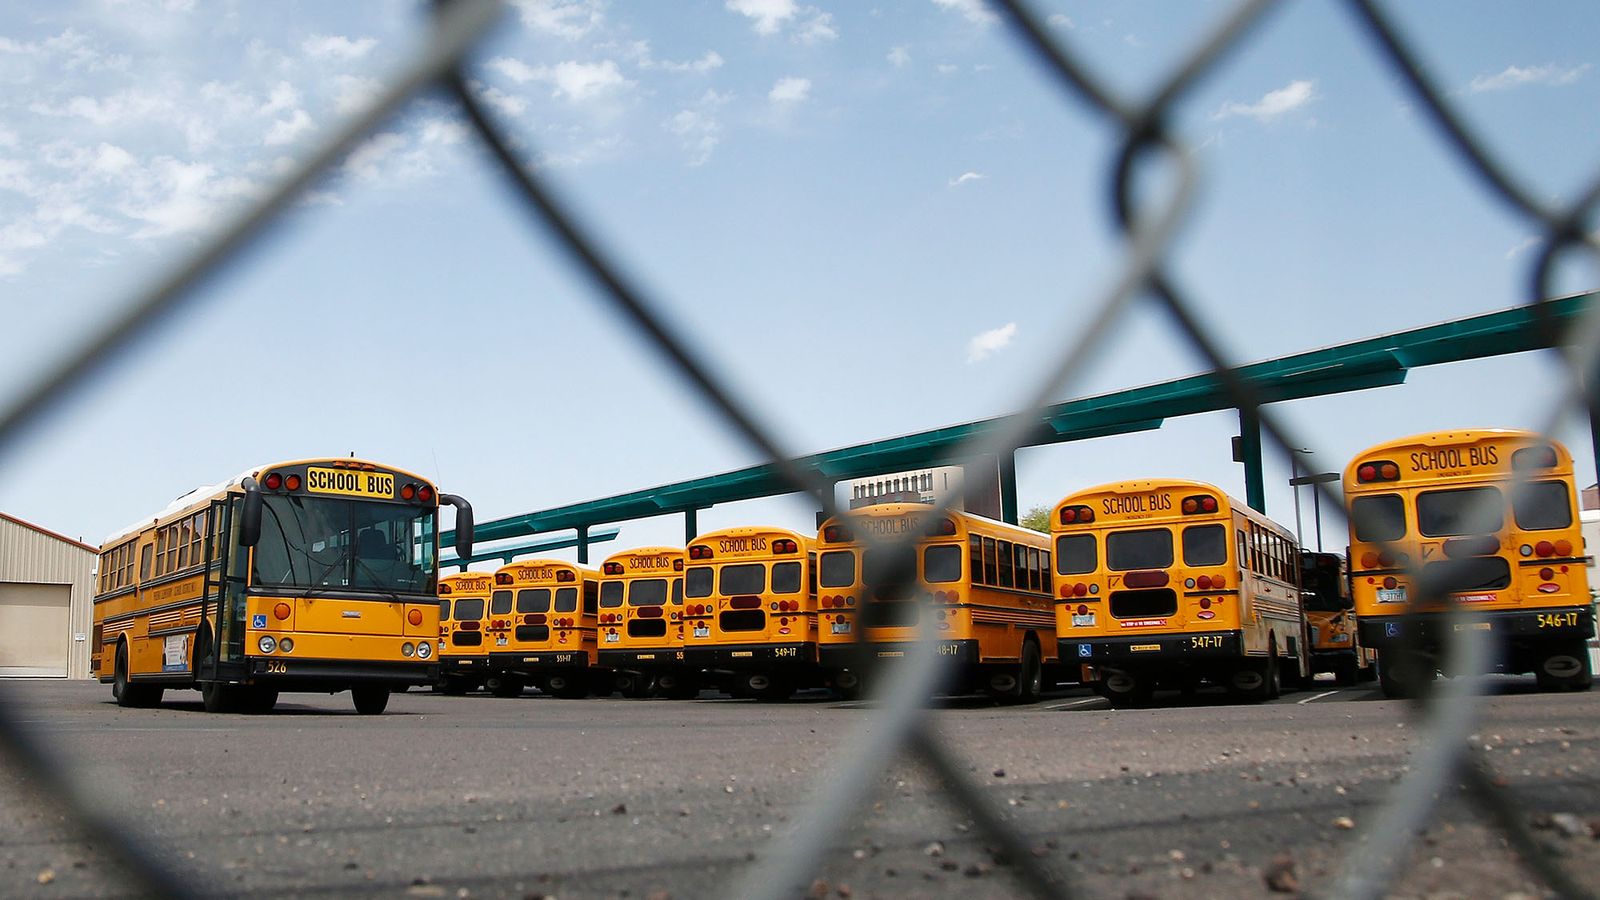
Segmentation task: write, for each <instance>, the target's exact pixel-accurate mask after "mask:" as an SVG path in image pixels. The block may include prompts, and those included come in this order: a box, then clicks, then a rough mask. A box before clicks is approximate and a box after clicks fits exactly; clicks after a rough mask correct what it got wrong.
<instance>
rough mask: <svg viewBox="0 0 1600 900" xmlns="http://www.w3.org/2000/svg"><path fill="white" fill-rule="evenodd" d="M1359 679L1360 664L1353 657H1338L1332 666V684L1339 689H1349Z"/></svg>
mask: <svg viewBox="0 0 1600 900" xmlns="http://www.w3.org/2000/svg"><path fill="white" fill-rule="evenodd" d="M1360 678H1361V664H1360V663H1359V662H1357V661H1356V658H1355V657H1354V656H1348V657H1340V658H1339V660H1338V661H1337V662H1335V663H1334V664H1333V683H1334V684H1337V685H1339V686H1341V687H1349V686H1350V685H1352V684H1355V683H1356V682H1357V681H1358V680H1360Z"/></svg>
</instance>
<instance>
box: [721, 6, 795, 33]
mask: <svg viewBox="0 0 1600 900" xmlns="http://www.w3.org/2000/svg"><path fill="white" fill-rule="evenodd" d="M728 9H729V10H731V11H733V12H736V13H738V14H739V15H741V16H744V17H746V18H748V19H752V20H754V22H755V26H754V27H755V30H756V34H777V33H778V31H779V29H781V28H783V25H784V23H785V22H787V21H789V20H790V19H792V18H794V17H795V14H796V13H798V12H799V11H800V7H799V6H798V5H797V4H796V3H795V2H794V0H728Z"/></svg>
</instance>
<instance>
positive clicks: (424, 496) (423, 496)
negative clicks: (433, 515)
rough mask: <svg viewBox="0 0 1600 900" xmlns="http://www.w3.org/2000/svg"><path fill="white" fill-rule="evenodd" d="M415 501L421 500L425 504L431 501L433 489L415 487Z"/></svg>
mask: <svg viewBox="0 0 1600 900" xmlns="http://www.w3.org/2000/svg"><path fill="white" fill-rule="evenodd" d="M417 499H418V500H421V501H422V502H423V503H427V502H428V501H429V500H432V499H433V488H431V487H428V486H427V485H425V484H424V485H420V486H418V487H417Z"/></svg>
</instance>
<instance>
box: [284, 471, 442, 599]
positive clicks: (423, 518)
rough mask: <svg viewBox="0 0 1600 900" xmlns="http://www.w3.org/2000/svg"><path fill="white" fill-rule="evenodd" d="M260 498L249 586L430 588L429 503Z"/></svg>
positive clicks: (428, 590) (431, 512)
mask: <svg viewBox="0 0 1600 900" xmlns="http://www.w3.org/2000/svg"><path fill="white" fill-rule="evenodd" d="M262 506H263V508H262V516H261V539H260V541H259V542H258V543H257V544H256V547H255V555H254V560H255V577H254V578H253V579H252V580H253V583H254V584H255V586H256V587H258V588H317V589H330V588H331V589H338V588H346V589H349V590H364V591H387V592H396V593H417V594H432V593H434V589H435V585H434V578H435V577H436V576H435V573H436V571H437V567H436V566H435V563H434V546H435V543H436V542H435V540H434V529H435V527H436V521H437V520H436V515H437V513H436V511H435V510H434V509H433V508H431V507H426V506H423V507H418V506H411V505H404V504H397V503H384V502H372V501H367V500H360V499H344V498H330V497H307V496H299V495H281V494H269V495H267V496H265V497H264V498H263V504H262Z"/></svg>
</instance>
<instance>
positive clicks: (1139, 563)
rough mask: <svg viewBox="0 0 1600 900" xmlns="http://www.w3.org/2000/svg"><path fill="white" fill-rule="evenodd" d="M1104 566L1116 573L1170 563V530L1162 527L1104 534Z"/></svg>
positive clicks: (1154, 567)
mask: <svg viewBox="0 0 1600 900" xmlns="http://www.w3.org/2000/svg"><path fill="white" fill-rule="evenodd" d="M1106 565H1107V566H1108V567H1109V568H1112V569H1115V570H1116V571H1118V572H1126V571H1128V570H1129V569H1165V568H1166V567H1167V566H1170V565H1172V532H1170V531H1168V530H1167V529H1165V528H1149V529H1145V530H1143V531H1117V532H1113V533H1112V534H1109V535H1106Z"/></svg>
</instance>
